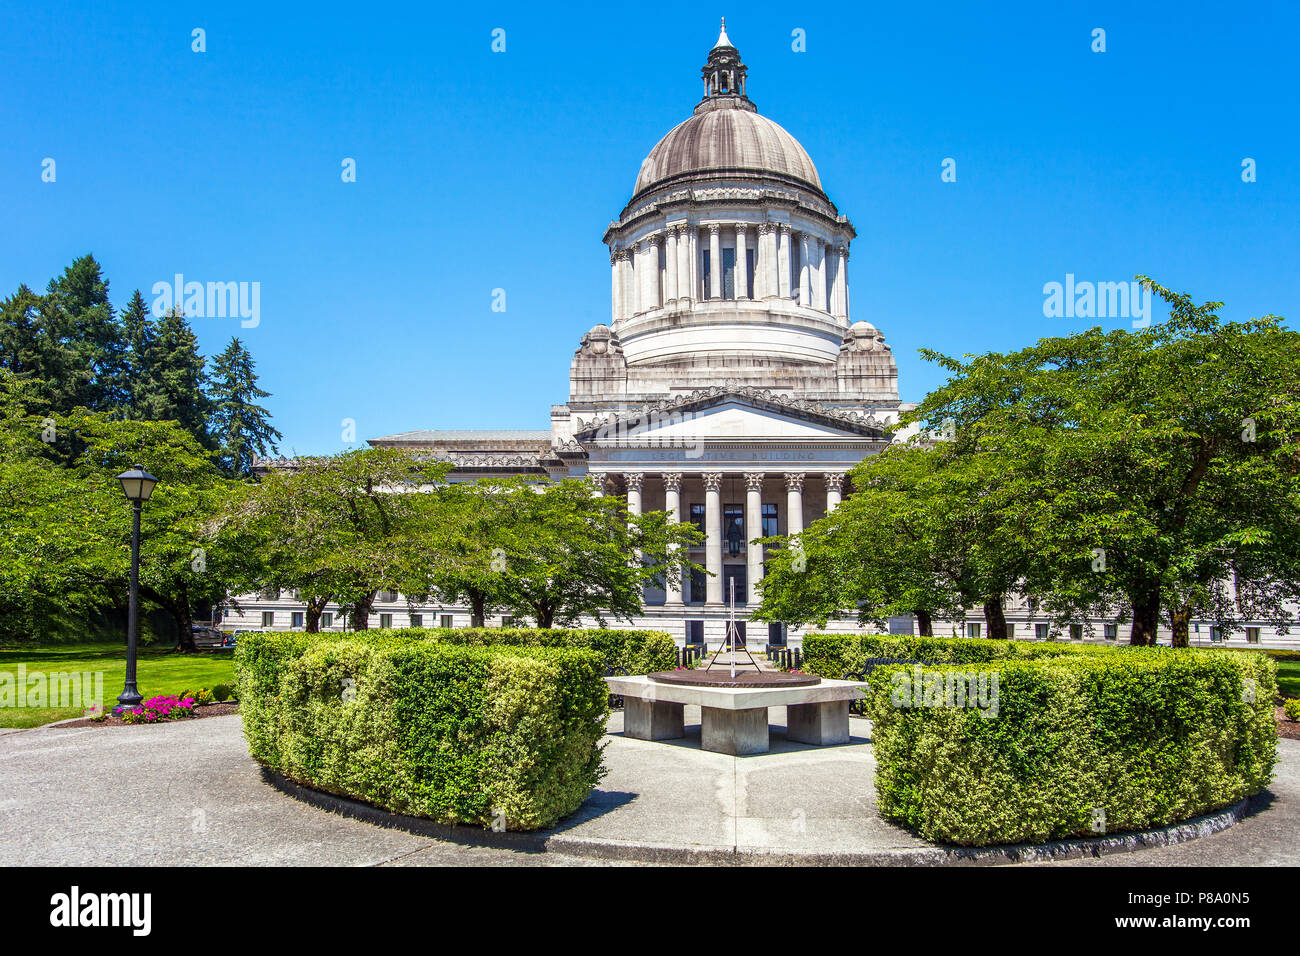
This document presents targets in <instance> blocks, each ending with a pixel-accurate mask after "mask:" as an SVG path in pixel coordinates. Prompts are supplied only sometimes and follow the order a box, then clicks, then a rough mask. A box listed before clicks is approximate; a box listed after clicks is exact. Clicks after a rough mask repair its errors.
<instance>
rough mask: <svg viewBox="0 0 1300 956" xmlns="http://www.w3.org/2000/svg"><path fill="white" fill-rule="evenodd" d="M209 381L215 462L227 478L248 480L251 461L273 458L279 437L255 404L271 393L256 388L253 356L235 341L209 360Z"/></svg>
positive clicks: (261, 410)
mask: <svg viewBox="0 0 1300 956" xmlns="http://www.w3.org/2000/svg"><path fill="white" fill-rule="evenodd" d="M209 380H210V382H211V387H210V389H209V392H208V395H209V398H210V400H211V406H212V413H211V419H210V422H209V425H208V432H209V434H210V435H211V436H212V440H213V441H214V442H215V444H216V449H217V460H218V461H219V462H220V464H221V467H222V470H223V471H225V473H226V474H227V475H231V476H232V477H243V478H251V477H252V475H253V459H254V457H256V456H258V455H262V456H265V455H268V454H273V453H274V452H275V451H276V442H278V441H279V440H280V438H281V437H282V436H281V435H280V433H279V432H278V431H276V430H275V428H273V427H272V426H271V413H270V412H268V411H267V410H266V409H265V408H263V407H262V406H261V405H259V404H257V400H258V399H261V398H267V397H268V396H269V395H270V394H271V393H270V392H266V391H263V390H262V389H260V388H258V387H257V373H256V372H255V371H254V363H253V356H252V355H250V354H249V352H248V350H247V349H246V348H244V346H243V344H242V343H241V342H240V341H239V339H237V338H232V339H231V340H230V344H229V345H227V346H226V348H225V350H224V351H223V352H222V353H221V354H220V355H218V356H217V357H216V358H215V359H213V360H212V372H211V375H210V376H209Z"/></svg>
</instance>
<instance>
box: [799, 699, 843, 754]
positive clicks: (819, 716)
mask: <svg viewBox="0 0 1300 956" xmlns="http://www.w3.org/2000/svg"><path fill="white" fill-rule="evenodd" d="M785 714H786V718H785V723H786V730H785V735H786V737H788V738H789V739H790V740H797V741H799V743H801V744H817V745H818V746H819V747H825V746H829V745H830V744H846V743H848V742H849V702H848V701H847V700H830V701H826V702H825V703H821V704H788V705H787V706H786V708H785Z"/></svg>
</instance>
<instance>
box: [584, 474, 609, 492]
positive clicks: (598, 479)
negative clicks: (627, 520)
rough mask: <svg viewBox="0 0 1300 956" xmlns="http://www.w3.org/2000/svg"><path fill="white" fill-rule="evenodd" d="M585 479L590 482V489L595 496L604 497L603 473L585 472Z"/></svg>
mask: <svg viewBox="0 0 1300 956" xmlns="http://www.w3.org/2000/svg"><path fill="white" fill-rule="evenodd" d="M587 480H588V481H590V482H591V488H592V491H594V492H595V494H596V497H597V498H601V497H604V494H605V475H604V473H602V472H599V471H589V472H587Z"/></svg>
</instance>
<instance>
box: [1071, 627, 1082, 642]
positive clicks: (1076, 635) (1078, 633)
mask: <svg viewBox="0 0 1300 956" xmlns="http://www.w3.org/2000/svg"><path fill="white" fill-rule="evenodd" d="M1070 640H1072V641H1081V640H1083V625H1082V624H1071V625H1070Z"/></svg>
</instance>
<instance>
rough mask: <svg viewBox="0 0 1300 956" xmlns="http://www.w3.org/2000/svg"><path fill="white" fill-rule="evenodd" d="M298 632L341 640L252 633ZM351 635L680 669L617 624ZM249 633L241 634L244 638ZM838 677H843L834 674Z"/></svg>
mask: <svg viewBox="0 0 1300 956" xmlns="http://www.w3.org/2000/svg"><path fill="white" fill-rule="evenodd" d="M285 633H290V634H297V635H298V636H300V637H304V638H306V639H307V640H309V641H310V640H313V639H331V640H333V639H337V638H339V637H341V636H344V634H345V632H341V631H322V632H320V633H319V634H305V633H303V632H302V631H292V632H286V631H251V632H248V635H247V636H250V637H251V636H253V635H254V634H285ZM346 633H347V634H356V635H370V636H371V637H375V636H378V635H390V636H392V637H398V638H400V639H402V640H405V641H433V642H436V643H439V644H461V645H468V646H473V647H487V646H489V645H496V646H502V647H507V646H508V647H573V648H581V649H584V650H590V651H595V652H596V653H597V654H599V655H600V656H601V659H602V660H603V661H604V662H605V668H606V669H610V668H614V669H622V670H624V671H626V672H627V673H629V674H649V673H653V672H654V671H670V670H673V669H674V668H676V667H677V645H676V644H675V643H674V642H673V639H672V638H671V637H669V636H668V635H667V634H666V633H664V632H663V631H620V630H618V629H616V628H603V627H593V628H575V629H572V630H566V629H564V628H559V627H556V628H545V629H544V628H530V627H399V628H387V629H380V628H370V629H369V630H366V631H352V632H346ZM244 636H245V635H240V640H241V641H242V640H243V639H244ZM836 676H839V675H836Z"/></svg>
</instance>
